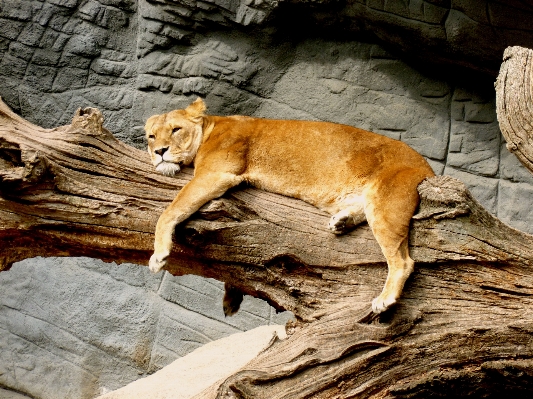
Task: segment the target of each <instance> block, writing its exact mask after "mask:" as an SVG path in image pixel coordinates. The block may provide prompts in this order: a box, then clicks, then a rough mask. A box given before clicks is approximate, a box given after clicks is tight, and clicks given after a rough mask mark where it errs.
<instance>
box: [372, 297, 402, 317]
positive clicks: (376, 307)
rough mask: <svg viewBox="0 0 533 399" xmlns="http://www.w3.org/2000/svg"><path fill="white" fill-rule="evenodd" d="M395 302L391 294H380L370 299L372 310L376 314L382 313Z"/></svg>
mask: <svg viewBox="0 0 533 399" xmlns="http://www.w3.org/2000/svg"><path fill="white" fill-rule="evenodd" d="M395 303H396V298H394V297H393V296H389V297H383V296H382V295H380V296H378V297H377V298H375V299H374V300H373V301H372V311H373V312H374V313H376V314H379V313H383V312H384V311H386V310H387V309H388V308H390V307H391V306H392V305H394V304H395Z"/></svg>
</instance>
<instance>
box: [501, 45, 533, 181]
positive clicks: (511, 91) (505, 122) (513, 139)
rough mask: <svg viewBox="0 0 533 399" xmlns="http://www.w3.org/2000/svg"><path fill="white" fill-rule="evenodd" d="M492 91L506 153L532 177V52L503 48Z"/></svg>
mask: <svg viewBox="0 0 533 399" xmlns="http://www.w3.org/2000/svg"><path fill="white" fill-rule="evenodd" d="M495 87H496V110H497V114H498V122H499V123H500V129H501V131H502V134H503V136H504V137H505V140H506V141H507V149H508V150H509V151H511V152H512V153H514V154H515V155H516V157H517V158H518V159H519V160H520V162H522V164H524V166H525V167H526V168H527V169H528V170H529V171H530V172H532V173H533V106H532V104H533V50H531V49H528V48H524V47H519V46H513V47H507V49H505V52H504V55H503V63H502V65H501V68H500V73H499V75H498V79H497V80H496V85H495Z"/></svg>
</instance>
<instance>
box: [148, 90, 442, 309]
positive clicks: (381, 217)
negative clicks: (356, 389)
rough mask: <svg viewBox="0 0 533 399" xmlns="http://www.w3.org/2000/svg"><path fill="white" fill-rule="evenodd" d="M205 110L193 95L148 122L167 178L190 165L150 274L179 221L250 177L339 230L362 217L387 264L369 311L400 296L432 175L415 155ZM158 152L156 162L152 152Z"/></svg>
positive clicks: (388, 144)
mask: <svg viewBox="0 0 533 399" xmlns="http://www.w3.org/2000/svg"><path fill="white" fill-rule="evenodd" d="M204 111H205V104H204V102H203V101H202V100H201V99H200V98H198V99H197V100H196V101H195V102H193V103H192V104H191V105H189V106H188V107H187V108H186V109H184V110H176V111H172V112H169V113H167V114H164V115H155V116H152V117H151V118H149V119H148V121H147V122H146V127H145V129H146V134H147V138H148V152H149V153H150V156H151V158H152V162H153V163H154V166H156V168H157V169H158V170H160V171H162V172H166V173H168V174H172V173H176V172H178V171H179V167H176V166H175V165H177V164H183V165H189V164H191V163H192V161H193V160H194V165H195V175H194V178H193V179H192V180H191V181H190V182H189V183H188V184H187V185H186V186H185V187H183V189H182V190H181V191H180V192H179V193H178V195H177V196H176V198H175V199H174V201H173V202H172V204H171V205H170V206H169V207H168V208H167V209H166V210H165V211H164V212H163V214H162V215H161V217H160V218H159V221H158V223H157V228H156V234H155V251H154V254H153V255H152V257H151V258H150V270H151V271H152V272H158V271H159V270H161V268H163V267H164V266H165V263H166V259H167V257H168V255H169V254H170V251H171V248H172V234H173V231H174V228H175V226H176V225H177V224H178V223H181V222H183V221H184V220H185V219H187V218H188V217H189V216H191V215H192V214H193V213H194V212H196V211H197V210H198V209H199V208H200V207H201V206H202V205H204V204H205V203H206V202H208V201H210V200H212V199H214V198H217V197H220V196H221V195H223V194H224V193H225V192H226V191H227V190H228V189H229V188H231V187H234V186H236V185H238V184H239V183H241V182H247V183H250V184H252V185H254V186H255V187H258V188H261V189H264V190H268V191H272V192H275V193H279V194H283V195H287V196H290V197H294V198H299V199H302V200H304V201H306V202H309V203H311V204H313V205H315V206H316V207H318V208H320V209H322V210H324V211H326V212H328V213H330V214H331V215H333V216H332V218H331V220H330V223H329V225H328V228H329V229H330V230H331V231H332V232H334V233H336V234H338V233H341V232H343V231H344V230H345V229H346V228H348V227H352V226H355V225H356V224H359V223H361V222H363V221H364V220H367V221H368V224H369V225H370V227H371V228H372V232H373V233H374V236H375V237H376V240H377V242H378V243H379V245H380V247H381V249H382V251H383V254H384V255H385V257H386V259H387V264H388V267H389V273H388V276H387V280H386V282H385V286H384V288H383V291H382V292H381V294H380V295H379V296H378V297H377V298H376V299H374V301H373V302H372V308H373V310H374V312H376V313H380V312H382V311H384V310H385V309H387V308H388V307H389V306H391V305H392V304H394V303H395V302H396V301H397V300H398V299H399V297H400V294H401V292H402V289H403V286H404V283H405V281H406V280H407V278H408V277H409V275H410V274H411V272H412V271H413V266H414V262H413V260H412V259H411V258H410V256H409V249H408V234H409V223H410V220H411V217H412V216H413V213H414V212H415V210H416V207H417V206H418V202H419V198H418V192H417V190H416V188H417V186H418V184H419V183H420V182H421V181H422V180H423V179H424V178H426V177H429V176H433V175H434V173H433V171H432V170H431V167H430V166H429V165H428V163H427V162H426V160H425V159H424V158H423V157H422V156H421V155H420V154H418V153H417V152H416V151H414V150H413V149H411V148H410V147H409V146H407V145H406V144H404V143H402V142H400V141H397V140H393V139H390V138H388V137H384V136H380V135H378V134H375V133H371V132H368V131H365V130H361V129H357V128H354V127H351V126H345V125H339V124H334V123H327V122H311V121H290V120H269V119H260V118H249V117H244V116H230V117H222V116H208V115H205V114H204ZM177 128H180V129H179V130H176V129H177ZM173 129H175V130H174V133H172V131H173ZM163 149H166V152H164V153H163V159H164V160H165V162H164V163H161V156H159V155H158V154H157V153H161V152H162V151H163Z"/></svg>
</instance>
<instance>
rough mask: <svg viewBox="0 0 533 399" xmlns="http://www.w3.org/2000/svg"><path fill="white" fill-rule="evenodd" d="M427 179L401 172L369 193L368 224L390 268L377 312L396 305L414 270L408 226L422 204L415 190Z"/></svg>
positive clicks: (376, 301) (374, 304)
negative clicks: (410, 253) (419, 203)
mask: <svg viewBox="0 0 533 399" xmlns="http://www.w3.org/2000/svg"><path fill="white" fill-rule="evenodd" d="M424 177H425V176H424V175H423V174H422V173H421V172H419V171H417V170H405V171H400V172H398V173H396V174H394V175H392V176H391V177H390V178H389V179H387V180H386V179H383V181H382V182H381V184H380V186H379V187H377V188H374V189H371V190H369V192H368V193H367V206H366V208H365V212H366V215H367V220H368V224H369V225H370V227H371V228H372V232H373V233H374V237H375V238H376V240H377V242H378V244H379V246H380V247H381V250H382V251H383V254H384V255H385V258H386V259H387V265H388V274H387V280H386V281H385V285H384V287H383V290H382V292H381V294H379V296H378V297H377V298H375V299H374V300H373V301H372V310H373V311H374V312H375V313H381V312H383V311H385V310H386V309H388V308H389V307H390V306H391V305H393V304H394V303H396V301H397V300H398V299H399V298H400V296H401V293H402V290H403V287H404V285H405V282H406V281H407V279H408V278H409V276H410V275H411V273H412V272H413V270H414V261H413V260H412V259H411V257H410V256H409V245H408V239H409V224H410V222H411V218H412V216H413V214H414V212H415V210H416V208H417V206H418V202H419V196H418V192H417V190H416V188H417V186H418V183H419V182H420V181H422V180H423V179H424Z"/></svg>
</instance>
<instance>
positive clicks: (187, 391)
mask: <svg viewBox="0 0 533 399" xmlns="http://www.w3.org/2000/svg"><path fill="white" fill-rule="evenodd" d="M276 337H277V338H279V339H285V338H286V333H285V326H282V325H274V326H262V327H257V328H254V329H253V330H249V331H246V332H242V333H238V334H233V335H230V336H228V337H225V338H221V339H219V340H216V341H213V342H209V343H207V344H205V345H204V346H202V347H201V348H198V349H196V350H195V351H193V352H191V353H189V354H188V355H186V356H184V357H181V358H179V359H177V360H175V361H174V362H172V363H171V364H169V365H168V366H166V367H164V368H162V369H161V370H159V371H158V372H156V373H154V374H152V375H150V376H148V377H145V378H142V379H140V380H137V381H134V382H132V383H131V384H128V385H126V386H125V387H122V388H120V389H117V390H116V391H113V392H109V393H107V394H105V395H102V396H99V397H98V398H97V399H137V398H138V399H141V398H142V399H188V398H191V397H192V396H194V395H197V394H199V393H203V392H204V391H205V395H204V394H202V397H208V396H211V395H210V393H209V392H215V391H216V387H218V385H220V384H221V383H222V382H224V380H225V379H226V378H227V377H229V376H230V375H232V374H234V373H235V372H237V371H238V370H240V369H241V368H243V367H244V366H245V365H246V364H247V363H248V362H250V360H252V359H253V358H255V357H256V356H257V355H258V354H259V353H260V352H261V351H263V350H264V349H266V348H268V347H269V346H270V345H271V344H272V342H273V341H274V340H275V339H276ZM216 383H217V384H216ZM215 384H216V385H215ZM213 385H215V386H213ZM208 388H211V389H208Z"/></svg>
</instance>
